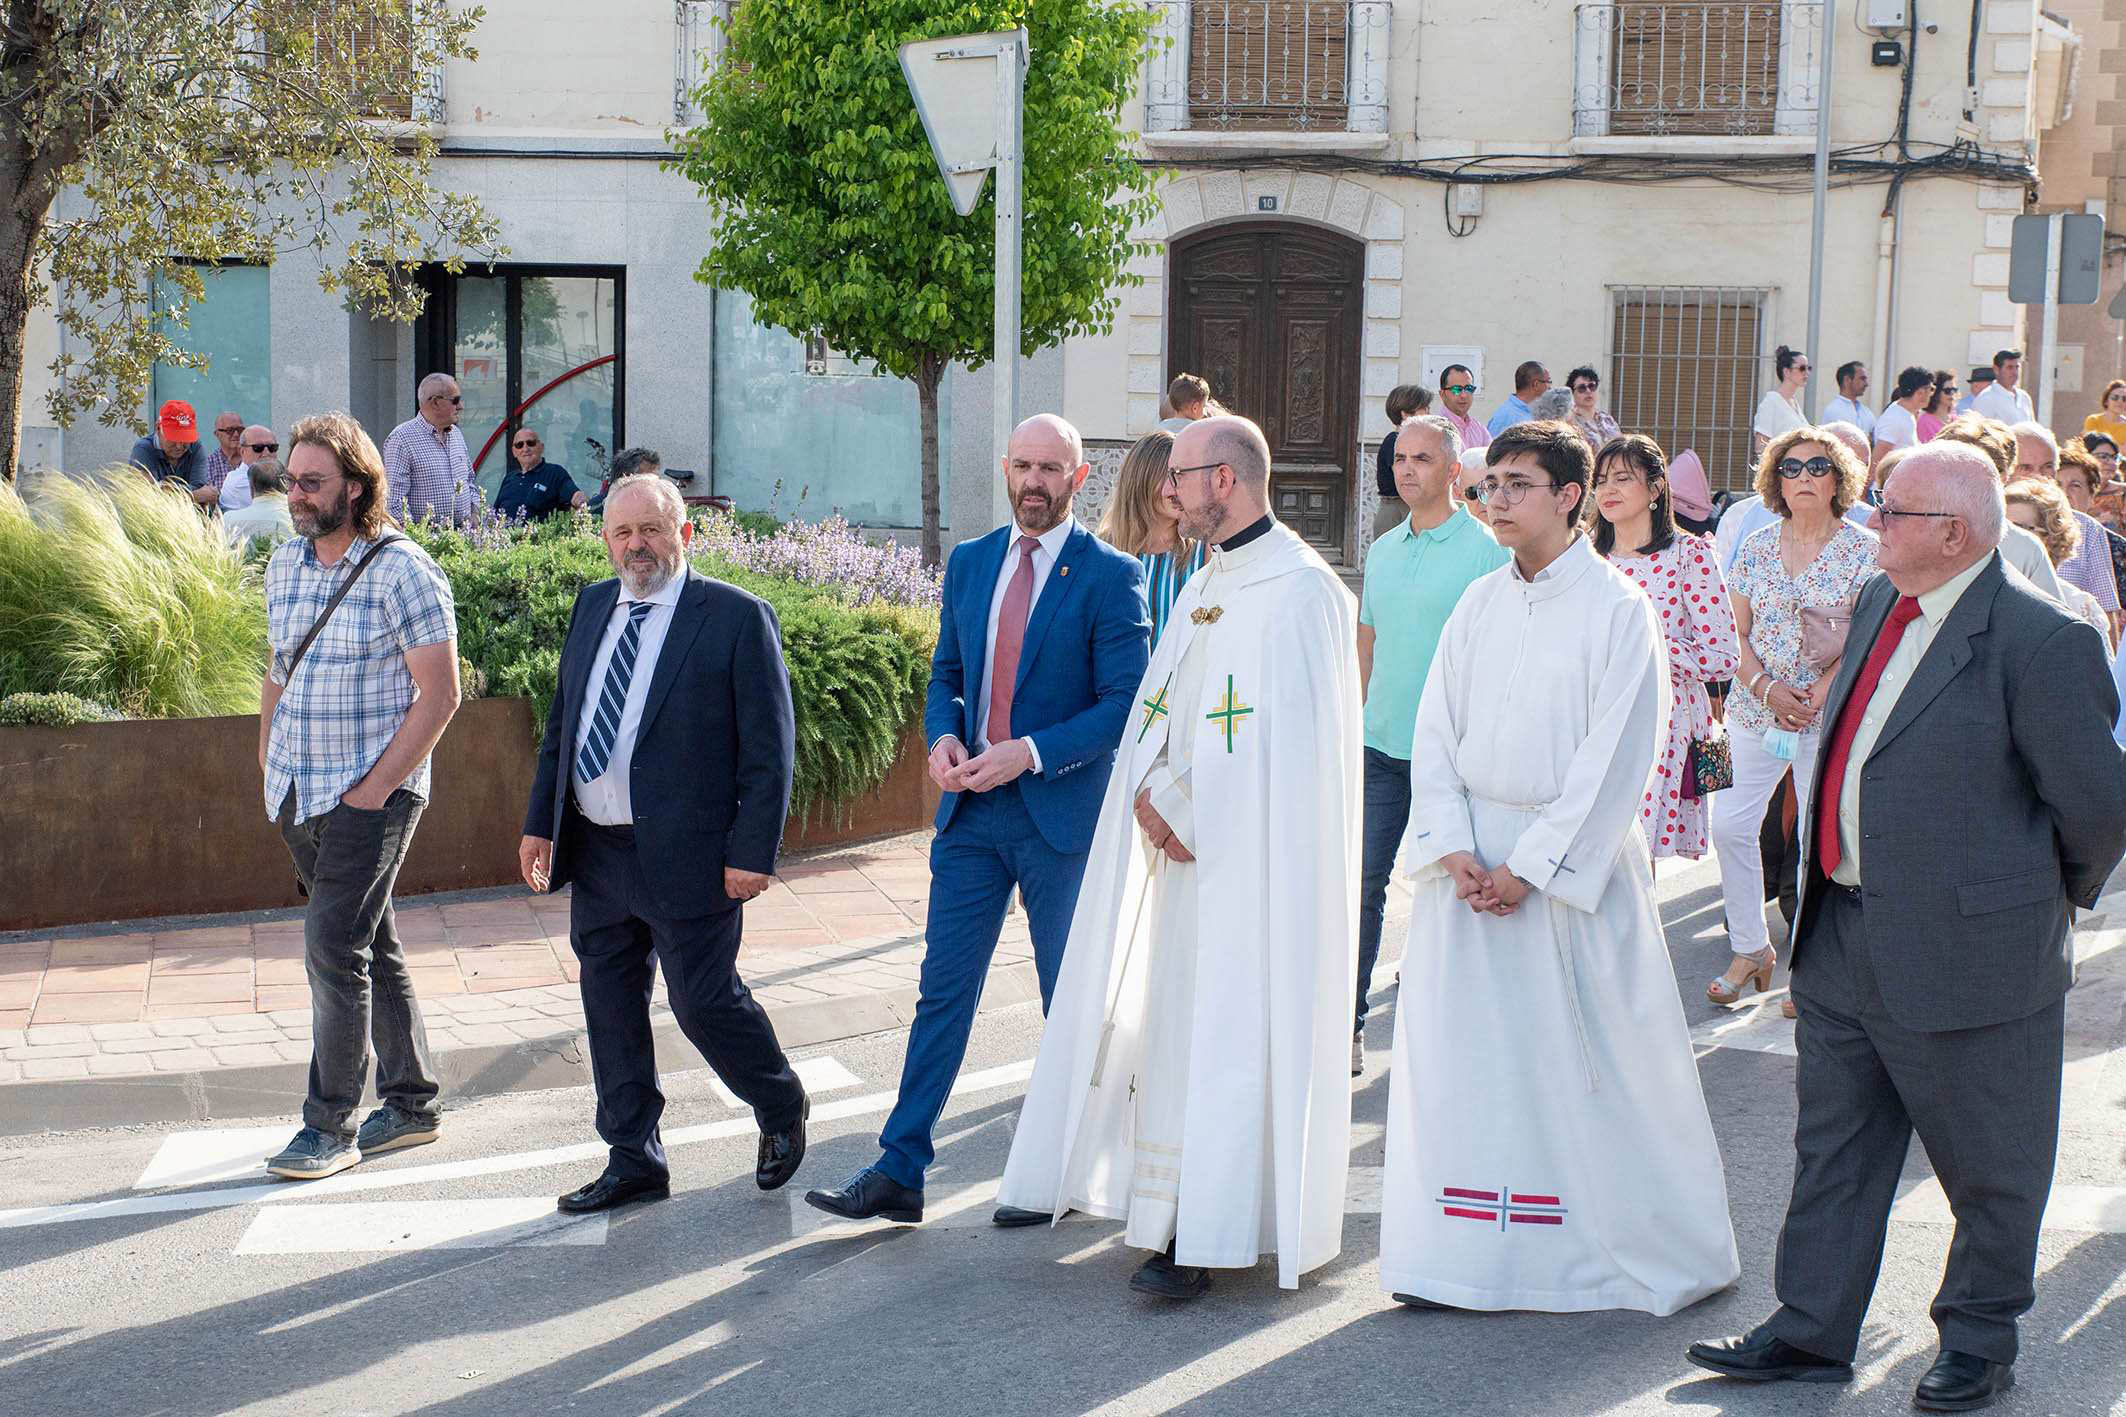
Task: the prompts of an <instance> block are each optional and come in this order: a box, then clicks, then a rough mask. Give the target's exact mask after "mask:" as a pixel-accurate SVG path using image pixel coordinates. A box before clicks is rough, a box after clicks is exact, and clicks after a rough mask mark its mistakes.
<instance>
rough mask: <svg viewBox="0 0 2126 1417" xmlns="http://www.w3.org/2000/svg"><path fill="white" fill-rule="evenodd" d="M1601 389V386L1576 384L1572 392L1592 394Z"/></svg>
mask: <svg viewBox="0 0 2126 1417" xmlns="http://www.w3.org/2000/svg"><path fill="white" fill-rule="evenodd" d="M1601 387H1602V386H1601V385H1600V384H1574V385H1573V386H1572V391H1573V392H1574V393H1576V394H1591V393H1593V392H1594V391H1595V390H1596V389H1599V388H1601Z"/></svg>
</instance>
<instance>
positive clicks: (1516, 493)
mask: <svg viewBox="0 0 2126 1417" xmlns="http://www.w3.org/2000/svg"><path fill="white" fill-rule="evenodd" d="M1469 490H1470V491H1471V492H1473V493H1475V494H1476V499H1477V500H1478V501H1480V502H1482V503H1484V504H1485V505H1486V506H1492V505H1497V506H1501V507H1518V506H1519V505H1520V504H1521V503H1522V502H1523V501H1525V500H1527V497H1528V494H1529V493H1531V492H1555V491H1557V490H1558V487H1557V484H1556V483H1554V482H1552V483H1548V484H1545V483H1540V482H1522V481H1519V480H1518V479H1516V480H1515V481H1512V482H1501V481H1499V480H1498V479H1497V478H1495V477H1487V478H1485V479H1484V480H1483V481H1482V482H1479V483H1477V484H1476V485H1475V486H1474V487H1472V488H1470V489H1469Z"/></svg>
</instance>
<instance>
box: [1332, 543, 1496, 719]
mask: <svg viewBox="0 0 2126 1417" xmlns="http://www.w3.org/2000/svg"><path fill="white" fill-rule="evenodd" d="M1510 558H1511V553H1510V552H1508V551H1507V550H1506V548H1505V547H1503V546H1501V545H1499V544H1498V543H1497V542H1496V541H1494V540H1492V539H1491V533H1490V531H1489V530H1487V529H1486V528H1485V527H1484V526H1483V524H1482V523H1480V522H1478V521H1477V519H1476V518H1475V517H1472V516H1470V515H1469V514H1468V513H1467V512H1464V511H1463V510H1462V509H1461V508H1460V507H1456V508H1455V509H1454V512H1453V514H1452V515H1450V516H1449V517H1448V518H1447V520H1445V521H1443V522H1441V523H1440V524H1439V525H1438V526H1436V527H1433V528H1432V529H1431V530H1430V531H1417V530H1415V529H1414V528H1413V527H1412V525H1411V522H1410V519H1409V518H1407V517H1406V518H1404V519H1403V521H1402V523H1401V524H1400V525H1398V526H1394V527H1391V528H1389V529H1388V530H1387V531H1385V532H1383V533H1382V534H1381V537H1380V539H1379V540H1378V541H1375V542H1374V543H1373V549H1372V550H1371V551H1369V552H1367V553H1366V584H1365V589H1364V591H1363V592H1362V593H1361V594H1360V596H1359V600H1358V623H1359V624H1361V625H1367V626H1370V627H1372V630H1373V672H1372V673H1371V674H1370V675H1369V676H1368V677H1367V679H1366V709H1365V720H1366V746H1367V747H1368V748H1371V749H1372V750H1373V751H1374V752H1376V753H1386V754H1387V755H1388V756H1389V757H1391V758H1401V759H1405V760H1407V759H1408V758H1409V756H1410V739H1411V736H1412V735H1413V734H1414V733H1415V732H1416V730H1417V705H1418V699H1419V697H1420V696H1421V695H1422V694H1423V693H1424V689H1425V677H1426V676H1427V675H1429V674H1430V673H1431V672H1432V656H1433V654H1434V653H1435V652H1436V651H1437V650H1438V649H1439V637H1440V634H1441V632H1443V631H1444V630H1445V629H1446V628H1447V617H1448V616H1450V615H1452V614H1453V613H1454V607H1455V606H1457V605H1459V604H1461V601H1462V592H1464V591H1466V590H1467V589H1469V587H1470V585H1471V584H1473V583H1474V582H1475V581H1476V580H1478V579H1479V578H1480V577H1482V576H1485V575H1488V574H1490V573H1491V572H1492V571H1494V570H1496V569H1498V568H1499V567H1500V566H1503V565H1505V564H1506V562H1507V561H1508V560H1509V559H1510Z"/></svg>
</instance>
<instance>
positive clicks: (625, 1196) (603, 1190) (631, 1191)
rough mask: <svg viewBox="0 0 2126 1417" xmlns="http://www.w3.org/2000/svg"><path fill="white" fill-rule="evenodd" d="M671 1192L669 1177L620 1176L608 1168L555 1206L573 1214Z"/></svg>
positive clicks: (589, 1212) (661, 1196) (643, 1199)
mask: <svg viewBox="0 0 2126 1417" xmlns="http://www.w3.org/2000/svg"><path fill="white" fill-rule="evenodd" d="M671 1193H672V1182H671V1179H670V1178H669V1177H662V1176H634V1177H629V1176H618V1175H615V1174H614V1173H612V1172H611V1171H608V1172H606V1173H605V1174H604V1175H603V1176H600V1177H599V1178H598V1179H597V1180H595V1181H593V1182H591V1183H590V1184H589V1185H588V1186H579V1187H577V1188H576V1189H575V1190H573V1191H570V1192H569V1193H568V1194H567V1195H565V1196H562V1197H561V1198H560V1199H559V1200H557V1201H555V1202H554V1209H556V1210H562V1211H566V1212H568V1213H569V1214H570V1215H589V1214H591V1213H592V1212H594V1211H600V1210H611V1209H612V1208H613V1207H614V1206H616V1205H626V1204H627V1203H628V1202H629V1201H661V1200H663V1199H664V1198H665V1197H666V1196H668V1195H670V1194H671Z"/></svg>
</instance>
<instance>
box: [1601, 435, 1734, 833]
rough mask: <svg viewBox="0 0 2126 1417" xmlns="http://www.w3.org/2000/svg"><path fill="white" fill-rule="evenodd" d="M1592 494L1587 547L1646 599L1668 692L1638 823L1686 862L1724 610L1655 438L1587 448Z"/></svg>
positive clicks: (1700, 817)
mask: <svg viewBox="0 0 2126 1417" xmlns="http://www.w3.org/2000/svg"><path fill="white" fill-rule="evenodd" d="M1593 498H1594V513H1593V518H1594V520H1593V526H1592V528H1591V530H1592V532H1593V540H1594V549H1595V551H1596V552H1597V553H1598V554H1599V555H1601V556H1603V557H1605V558H1606V559H1607V560H1608V561H1609V564H1610V565H1612V566H1614V567H1616V568H1617V570H1619V571H1621V572H1623V573H1624V574H1625V575H1626V576H1628V577H1629V578H1630V579H1631V580H1632V582H1633V583H1634V584H1636V585H1637V586H1638V587H1639V589H1641V590H1643V591H1645V592H1646V596H1647V599H1649V600H1651V601H1652V602H1653V605H1654V610H1655V612H1656V613H1657V614H1659V615H1660V617H1661V635H1662V640H1663V642H1664V643H1665V644H1666V645H1667V647H1668V680H1669V686H1670V688H1671V690H1672V691H1673V693H1674V696H1675V700H1674V701H1675V706H1674V708H1672V709H1671V710H1670V712H1669V716H1668V740H1667V741H1666V742H1665V743H1663V744H1662V745H1661V756H1660V757H1659V758H1657V759H1655V773H1654V777H1653V780H1652V782H1651V783H1650V784H1649V785H1648V787H1647V791H1646V795H1645V800H1644V801H1643V802H1642V803H1641V804H1640V807H1639V825H1640V826H1641V828H1643V829H1644V830H1645V832H1646V845H1647V848H1648V849H1649V850H1650V851H1651V852H1652V853H1653V857H1654V859H1655V860H1656V861H1659V860H1661V859H1662V858H1663V857H1668V856H1682V857H1686V858H1688V859H1690V860H1692V861H1695V860H1697V859H1698V858H1699V857H1701V856H1703V855H1705V842H1706V836H1705V822H1706V795H1705V794H1704V793H1702V792H1700V791H1699V790H1698V787H1697V773H1696V771H1695V770H1694V768H1693V755H1692V751H1691V744H1692V742H1693V741H1694V740H1696V739H1701V738H1705V737H1708V736H1709V735H1710V734H1711V733H1712V731H1713V705H1712V700H1711V698H1710V697H1708V695H1707V693H1706V687H1705V686H1706V685H1707V684H1709V683H1713V682H1716V681H1719V680H1723V679H1726V678H1728V677H1729V676H1731V675H1732V674H1733V673H1734V672H1735V665H1736V662H1737V660H1738V658H1739V656H1740V654H1741V648H1740V646H1739V645H1738V644H1737V642H1736V637H1735V615H1734V608H1733V607H1732V606H1731V605H1730V604H1729V603H1728V596H1727V585H1726V583H1725V582H1724V581H1722V580H1721V578H1720V560H1719V557H1718V556H1717V555H1716V554H1715V553H1714V551H1713V548H1712V545H1711V543H1709V542H1706V541H1704V540H1702V539H1701V538H1699V537H1695V536H1692V535H1690V534H1689V533H1687V532H1684V531H1681V530H1679V529H1678V528H1677V526H1676V514H1675V492H1674V489H1673V488H1671V487H1670V486H1669V482H1668V465H1667V462H1666V460H1665V459H1664V458H1663V457H1662V455H1661V445H1660V444H1658V443H1656V442H1655V441H1654V440H1653V439H1651V438H1649V437H1647V436H1646V435H1644V434H1643V433H1634V434H1632V435H1630V436H1629V437H1623V438H1613V439H1611V440H1610V441H1609V442H1607V443H1604V444H1603V445H1602V450H1601V451H1600V452H1598V453H1596V454H1595V461H1594V482H1593Z"/></svg>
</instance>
